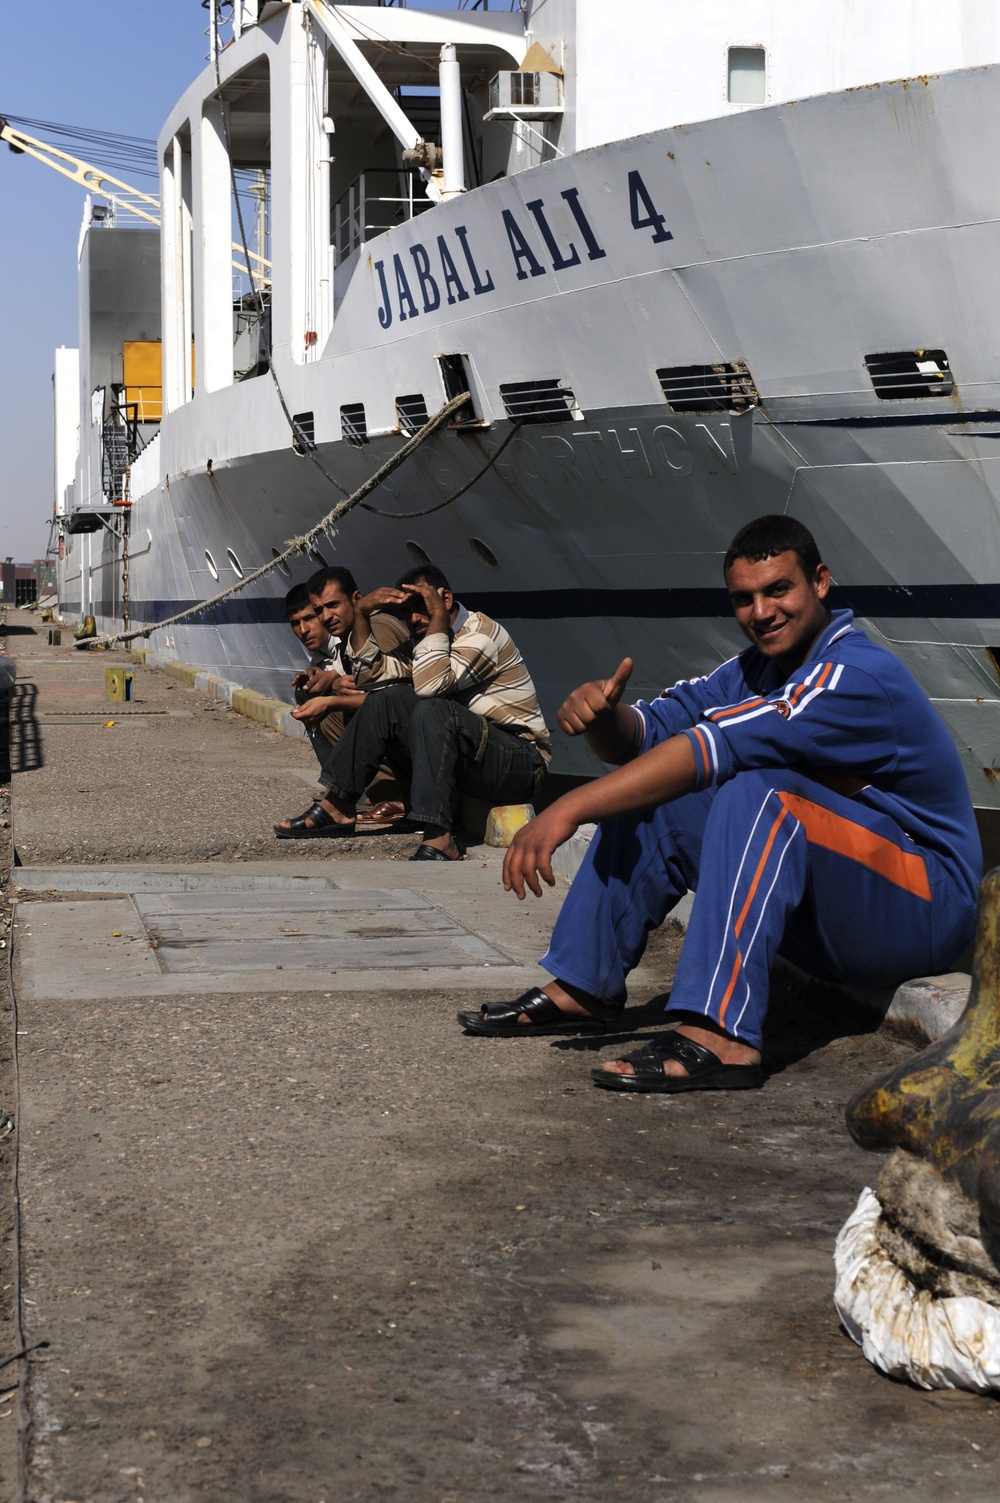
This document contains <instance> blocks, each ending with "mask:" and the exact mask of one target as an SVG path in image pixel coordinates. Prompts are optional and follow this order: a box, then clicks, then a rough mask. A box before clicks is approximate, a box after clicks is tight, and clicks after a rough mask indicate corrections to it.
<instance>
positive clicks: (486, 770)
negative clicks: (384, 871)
mask: <svg viewBox="0 0 1000 1503" xmlns="http://www.w3.org/2000/svg"><path fill="white" fill-rule="evenodd" d="M386 606H398V607H401V608H402V609H403V611H404V613H405V614H406V615H407V616H408V617H409V621H410V632H411V634H412V638H413V640H412V642H409V643H407V644H406V645H405V646H404V647H402V648H399V649H397V650H396V651H395V652H384V651H383V650H382V648H381V647H380V646H379V643H378V641H377V640H376V637H375V630H374V622H375V620H376V619H377V617H376V613H377V611H378V610H379V609H381V608H384V607H386ZM351 653H352V654H353V657H352V661H353V664H354V668H355V674H356V676H357V677H358V679H359V681H360V679H361V677H362V675H363V674H366V673H368V672H371V673H372V674H373V675H374V676H375V680H376V682H378V683H379V684H381V685H384V687H380V688H379V690H378V692H377V693H374V694H370V695H369V696H368V697H367V699H366V700H365V703H364V704H363V706H362V707H361V709H360V710H359V712H358V714H357V715H356V716H355V717H354V719H353V720H352V721H351V723H350V725H349V726H348V727H347V729H346V730H345V732H344V734H343V736H342V737H341V739H340V741H339V742H338V744H337V746H336V747H335V748H334V750H333V752H332V753H331V755H330V756H329V757H328V759H327V761H326V766H325V771H326V772H327V773H328V774H329V777H330V788H329V792H328V794H327V797H326V798H324V799H322V800H320V802H319V803H317V804H314V805H313V807H312V808H311V809H309V810H307V811H306V813H305V814H303V815H301V816H300V817H299V818H298V819H293V820H286V821H284V823H283V825H281V826H276V827H275V828H276V829H277V830H278V832H279V834H280V833H282V832H283V831H287V832H289V833H291V832H294V833H295V835H296V837H297V838H302V837H303V836H305V835H320V836H337V835H349V834H351V832H352V831H353V830H354V827H355V812H354V811H355V805H356V803H357V800H358V797H359V795H360V793H361V791H362V789H363V788H364V787H365V785H366V783H367V781H368V779H369V778H370V776H371V773H372V769H373V768H375V767H377V766H378V764H379V762H380V761H381V759H382V758H383V757H385V756H386V755H387V754H391V755H393V756H394V757H405V758H406V759H407V761H408V763H409V765H410V769H411V780H412V781H411V806H412V813H411V818H412V819H413V821H414V822H415V823H417V822H419V823H420V824H421V825H422V826H423V829H424V831H425V840H424V843H423V844H422V845H421V846H420V848H419V850H418V851H417V852H416V854H415V855H414V856H413V857H412V858H411V859H412V860H414V861H457V860H459V859H460V857H461V852H460V851H459V849H458V845H457V844H456V842H455V835H454V832H455V830H456V829H457V828H458V798H459V794H461V793H469V794H471V795H472V796H473V797H474V798H481V799H486V800H489V801H490V802H492V803H523V802H526V801H528V800H531V799H532V798H533V797H534V796H535V793H536V791H537V789H538V788H539V786H540V784H541V781H542V779H543V777H544V775H545V772H546V769H547V767H548V763H549V758H550V756H551V750H550V746H549V733H548V731H547V729H546V727H545V722H544V720H543V719H542V713H541V710H540V709H539V706H538V698H537V695H536V694H535V686H534V684H533V683H532V681H531V676H530V674H529V673H528V670H527V668H526V667H525V665H524V660H523V659H522V657H521V654H520V653H519V652H518V650H517V648H516V647H515V645H514V643H513V641H512V640H511V638H510V636H509V634H508V633H507V632H506V631H505V630H504V628H503V627H502V626H500V625H499V624H498V623H497V622H496V621H492V620H491V619H490V617H489V616H487V615H484V614H483V612H482V611H467V610H466V609H465V607H464V606H462V605H460V604H459V603H458V601H457V600H456V599H455V597H454V595H453V594H452V591H451V587H450V585H449V584H448V581H447V580H446V579H445V577H444V575H443V574H442V573H441V571H440V569H436V568H435V567H434V565H433V564H426V565H423V566H422V567H419V568H416V569H411V570H410V572H409V573H408V574H404V575H403V577H402V579H401V580H400V581H399V584H398V585H397V586H396V588H395V589H390V588H386V589H381V590H375V591H373V592H372V593H371V594H370V595H366V596H364V597H363V598H361V599H360V600H358V601H357V604H356V610H355V615H354V626H353V629H352V632H351ZM390 679H394V680H395V682H389V683H388V684H387V683H386V681H387V680H390ZM411 679H412V682H410V681H409V680H411Z"/></svg>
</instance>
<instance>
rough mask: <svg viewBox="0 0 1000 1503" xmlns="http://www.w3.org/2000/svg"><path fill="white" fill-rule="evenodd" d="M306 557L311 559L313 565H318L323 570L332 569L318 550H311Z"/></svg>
mask: <svg viewBox="0 0 1000 1503" xmlns="http://www.w3.org/2000/svg"><path fill="white" fill-rule="evenodd" d="M306 557H307V558H311V559H312V561H313V563H314V564H318V565H319V567H320V568H321V569H328V568H329V567H330V565H329V564H328V563H327V561H326V559H325V558H324V557H323V555H322V553H320V551H319V549H318V548H310V549H309V552H308V553H307V554H306Z"/></svg>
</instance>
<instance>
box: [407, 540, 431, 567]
mask: <svg viewBox="0 0 1000 1503" xmlns="http://www.w3.org/2000/svg"><path fill="white" fill-rule="evenodd" d="M406 551H407V553H408V554H409V555H410V557H411V558H412V560H413V562H414V563H415V564H429V563H430V561H431V558H430V554H429V553H425V552H424V550H423V549H422V548H421V546H420V544H419V543H407V545H406Z"/></svg>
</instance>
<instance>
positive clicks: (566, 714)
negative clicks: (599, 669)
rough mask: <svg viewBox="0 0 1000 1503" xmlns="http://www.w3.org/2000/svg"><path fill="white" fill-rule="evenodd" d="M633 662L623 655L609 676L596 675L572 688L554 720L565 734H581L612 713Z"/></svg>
mask: <svg viewBox="0 0 1000 1503" xmlns="http://www.w3.org/2000/svg"><path fill="white" fill-rule="evenodd" d="M633 667H634V664H633V662H632V659H631V658H625V659H623V661H622V662H621V663H619V665H618V667H617V668H616V669H615V671H614V673H613V674H612V675H611V677H610V678H598V679H594V680H592V682H591V683H589V684H581V685H580V687H579V689H574V690H573V692H572V694H571V695H570V696H569V698H568V699H567V700H566V702H565V704H564V705H563V706H562V708H561V709H560V711H559V713H558V715H557V716H556V719H557V720H558V721H559V724H560V726H561V728H562V729H563V730H564V731H565V732H566V734H567V736H581V735H583V734H584V732H586V731H588V730H590V729H591V727H593V726H595V724H596V723H597V722H600V721H601V720H603V719H604V717H606V716H611V715H613V714H614V712H615V710H616V709H617V707H618V702H619V700H620V699H621V697H622V695H623V693H624V692H625V685H626V684H627V683H628V681H629V678H630V677H631V674H632V669H633Z"/></svg>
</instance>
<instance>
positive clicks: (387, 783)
mask: <svg viewBox="0 0 1000 1503" xmlns="http://www.w3.org/2000/svg"><path fill="white" fill-rule="evenodd" d="M311 698H312V695H311V694H309V693H308V692H307V691H306V690H304V689H301V688H297V689H296V690H295V703H296V704H297V705H301V704H305V702H306V700H307V699H311ZM356 713H357V711H355V710H329V711H328V712H327V714H326V715H324V716H323V719H322V720H304V721H302V724H303V725H304V726H305V728H306V735H307V736H308V737H309V742H310V745H311V746H312V749H313V751H314V752H315V753H316V760H317V761H318V762H319V768H320V771H319V784H320V787H322V788H325V789H327V790H329V787H330V774H329V773H328V772H327V770H326V763H327V759H328V758H329V755H330V752H331V751H332V749H333V747H335V746H336V744H337V742H338V741H339V740H340V738H341V736H342V735H343V734H344V727H345V726H346V725H349V724H350V723H351V720H352V719H353V718H354V716H355V714H356ZM365 791H366V792H367V794H368V801H369V803H371V804H373V805H374V804H379V803H382V802H383V800H390V801H396V802H400V803H403V804H405V803H407V802H408V799H409V793H408V789H407V779H406V773H405V770H404V769H402V768H397V767H395V766H393V765H392V763H391V762H388V761H384V762H382V764H381V765H380V766H379V767H378V768H377V769H376V772H375V775H374V777H372V778H370V779H369V780H368V782H367V783H366V784H365Z"/></svg>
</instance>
